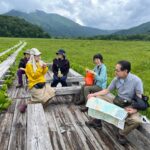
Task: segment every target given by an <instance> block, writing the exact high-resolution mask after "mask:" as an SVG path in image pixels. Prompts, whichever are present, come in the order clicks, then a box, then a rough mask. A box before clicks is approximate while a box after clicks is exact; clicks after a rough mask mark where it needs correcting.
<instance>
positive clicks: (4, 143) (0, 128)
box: [0, 102, 16, 150]
mask: <svg viewBox="0 0 150 150" xmlns="http://www.w3.org/2000/svg"><path fill="white" fill-rule="evenodd" d="M15 105H16V103H15V102H13V104H12V105H11V106H10V107H9V108H8V110H7V111H6V112H4V113H1V114H0V150H8V144H9V138H10V133H11V127H12V120H13V115H14V110H15Z"/></svg>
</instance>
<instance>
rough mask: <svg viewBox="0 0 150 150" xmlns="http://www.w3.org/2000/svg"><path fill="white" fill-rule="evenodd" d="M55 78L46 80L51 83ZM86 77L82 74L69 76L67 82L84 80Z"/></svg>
mask: <svg viewBox="0 0 150 150" xmlns="http://www.w3.org/2000/svg"><path fill="white" fill-rule="evenodd" d="M52 80H53V78H51V79H47V80H46V82H48V83H50V82H52ZM83 80H84V78H83V77H82V76H78V77H67V80H66V82H67V83H74V82H83Z"/></svg>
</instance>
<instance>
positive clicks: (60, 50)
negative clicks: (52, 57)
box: [56, 49, 66, 56]
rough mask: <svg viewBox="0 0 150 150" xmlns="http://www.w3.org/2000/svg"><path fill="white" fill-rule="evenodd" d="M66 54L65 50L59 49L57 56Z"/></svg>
mask: <svg viewBox="0 0 150 150" xmlns="http://www.w3.org/2000/svg"><path fill="white" fill-rule="evenodd" d="M65 53H66V52H65V51H64V50H63V49H59V50H58V51H57V53H56V54H57V55H58V54H61V55H63V56H65Z"/></svg>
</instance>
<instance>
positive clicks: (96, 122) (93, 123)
mask: <svg viewBox="0 0 150 150" xmlns="http://www.w3.org/2000/svg"><path fill="white" fill-rule="evenodd" d="M85 124H86V125H87V126H88V127H92V128H98V129H102V123H101V121H100V120H97V119H93V120H90V121H86V122H85Z"/></svg>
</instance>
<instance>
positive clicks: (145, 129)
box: [138, 124, 150, 139]
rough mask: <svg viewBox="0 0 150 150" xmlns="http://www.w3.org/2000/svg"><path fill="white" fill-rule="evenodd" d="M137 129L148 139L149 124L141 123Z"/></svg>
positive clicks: (149, 132) (149, 137) (149, 135)
mask: <svg viewBox="0 0 150 150" xmlns="http://www.w3.org/2000/svg"><path fill="white" fill-rule="evenodd" d="M138 130H139V131H140V132H141V133H142V134H143V135H144V136H145V137H147V138H148V139H150V124H142V125H141V126H140V127H139V128H138Z"/></svg>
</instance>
